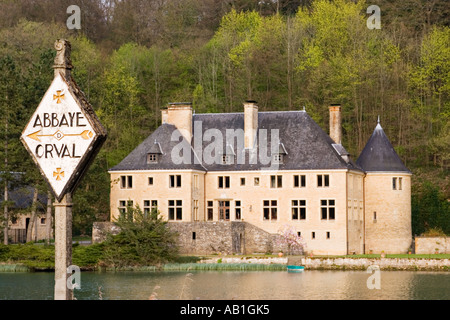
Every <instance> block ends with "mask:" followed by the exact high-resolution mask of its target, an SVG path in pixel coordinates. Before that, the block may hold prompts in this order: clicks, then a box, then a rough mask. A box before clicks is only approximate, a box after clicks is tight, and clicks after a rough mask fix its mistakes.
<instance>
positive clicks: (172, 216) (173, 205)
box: [168, 200, 183, 220]
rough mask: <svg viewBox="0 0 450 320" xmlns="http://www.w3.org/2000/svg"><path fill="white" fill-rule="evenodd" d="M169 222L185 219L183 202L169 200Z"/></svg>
mask: <svg viewBox="0 0 450 320" xmlns="http://www.w3.org/2000/svg"><path fill="white" fill-rule="evenodd" d="M168 218H169V220H182V219H183V201H182V200H169V217H168Z"/></svg>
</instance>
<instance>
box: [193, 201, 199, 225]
mask: <svg viewBox="0 0 450 320" xmlns="http://www.w3.org/2000/svg"><path fill="white" fill-rule="evenodd" d="M193 202H194V208H193V209H194V212H193V214H194V221H198V200H193Z"/></svg>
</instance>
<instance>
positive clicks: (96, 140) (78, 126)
mask: <svg viewBox="0 0 450 320" xmlns="http://www.w3.org/2000/svg"><path fill="white" fill-rule="evenodd" d="M55 49H56V50H57V54H56V57H55V63H54V66H53V68H54V73H55V75H54V79H53V81H52V83H51V85H50V87H49V88H48V90H47V92H46V93H45V95H44V97H43V99H42V101H41V102H40V104H39V106H38V107H37V109H36V111H35V112H34V114H33V116H32V117H31V119H30V121H29V122H28V124H27V126H26V127H25V129H24V131H23V132H22V136H21V140H22V143H23V144H24V146H25V148H26V149H27V150H28V152H29V153H30V154H31V156H32V158H33V160H34V162H35V163H36V165H37V166H38V168H39V170H40V172H41V174H42V175H43V176H44V178H45V180H46V181H47V183H48V185H49V187H50V190H51V191H52V193H53V195H54V196H55V198H56V202H55V203H54V206H55V300H71V299H72V298H73V291H72V290H71V289H70V288H69V287H68V286H67V279H68V278H69V274H68V273H67V268H68V267H69V266H70V265H71V264H72V194H73V192H74V191H75V189H76V187H77V185H78V184H79V182H80V180H81V178H82V177H83V175H84V174H85V172H86V170H87V169H88V167H89V165H90V164H91V162H92V161H93V159H94V158H95V156H96V154H97V153H98V151H99V150H100V148H101V146H102V144H103V142H104V141H105V140H106V130H105V129H104V127H103V126H102V124H101V123H100V121H99V119H98V118H97V116H96V115H95V112H94V110H93V108H92V106H91V105H90V104H89V102H88V101H87V100H86V97H85V96H84V93H83V92H82V91H81V90H80V89H79V88H78V86H77V84H76V83H75V81H74V80H73V78H72V76H71V70H72V63H71V60H70V50H71V47H70V43H69V42H68V41H67V40H57V41H56V42H55Z"/></svg>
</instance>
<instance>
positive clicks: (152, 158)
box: [147, 153, 158, 163]
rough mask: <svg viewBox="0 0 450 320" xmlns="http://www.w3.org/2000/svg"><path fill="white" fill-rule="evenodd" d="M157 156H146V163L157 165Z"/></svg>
mask: <svg viewBox="0 0 450 320" xmlns="http://www.w3.org/2000/svg"><path fill="white" fill-rule="evenodd" d="M157 162H158V155H157V154H156V153H149V154H147V163H157Z"/></svg>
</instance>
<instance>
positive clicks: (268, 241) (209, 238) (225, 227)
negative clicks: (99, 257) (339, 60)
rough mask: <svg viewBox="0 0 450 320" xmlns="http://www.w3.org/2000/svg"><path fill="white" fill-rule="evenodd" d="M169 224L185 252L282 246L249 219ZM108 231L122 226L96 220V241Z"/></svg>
mask: <svg viewBox="0 0 450 320" xmlns="http://www.w3.org/2000/svg"><path fill="white" fill-rule="evenodd" d="M168 225H169V227H170V228H171V229H172V230H174V231H176V232H177V233H178V244H179V245H180V251H181V253H183V254H215V253H224V254H232V253H240V254H251V253H255V252H258V253H266V252H277V251H278V250H279V248H277V247H276V241H275V239H276V237H277V235H274V234H270V233H268V232H266V231H264V230H262V229H260V228H258V227H255V226H253V225H251V224H249V223H246V222H237V221H214V222H212V221H197V222H169V223H168ZM108 232H112V233H113V234H117V233H118V232H119V228H118V227H116V226H115V225H114V224H113V223H111V222H95V223H94V225H93V228H92V243H100V242H102V241H104V240H105V239H106V234H107V233H108Z"/></svg>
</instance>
